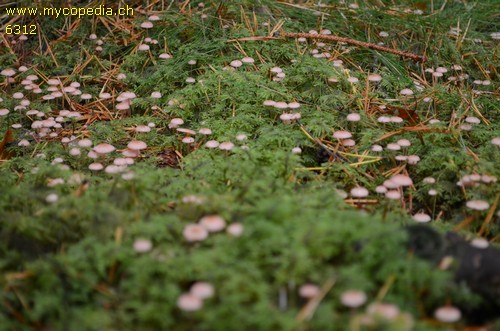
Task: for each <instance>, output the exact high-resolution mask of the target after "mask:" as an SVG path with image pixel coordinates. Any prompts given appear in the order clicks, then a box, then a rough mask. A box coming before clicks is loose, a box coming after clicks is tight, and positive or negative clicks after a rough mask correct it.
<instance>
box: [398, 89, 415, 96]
mask: <svg viewBox="0 0 500 331" xmlns="http://www.w3.org/2000/svg"><path fill="white" fill-rule="evenodd" d="M399 94H401V95H412V94H413V91H412V90H410V89H409V88H405V89H402V90H401V91H400V92H399Z"/></svg>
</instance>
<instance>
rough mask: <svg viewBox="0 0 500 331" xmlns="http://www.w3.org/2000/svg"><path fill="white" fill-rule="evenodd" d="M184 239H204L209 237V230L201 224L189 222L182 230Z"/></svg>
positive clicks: (190, 240) (192, 240)
mask: <svg viewBox="0 0 500 331" xmlns="http://www.w3.org/2000/svg"><path fill="white" fill-rule="evenodd" d="M182 234H183V236H184V239H186V240H187V241H189V242H194V241H202V240H205V239H207V237H208V231H207V229H205V227H203V226H201V225H199V224H188V225H186V226H185V227H184V230H183V231H182Z"/></svg>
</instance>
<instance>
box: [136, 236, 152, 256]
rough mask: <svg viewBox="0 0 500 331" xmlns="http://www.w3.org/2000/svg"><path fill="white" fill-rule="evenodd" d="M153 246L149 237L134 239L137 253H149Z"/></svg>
mask: <svg viewBox="0 0 500 331" xmlns="http://www.w3.org/2000/svg"><path fill="white" fill-rule="evenodd" d="M152 248H153V243H152V242H151V240H149V239H142V238H141V239H136V240H135V241H134V251H136V252H137V253H147V252H149V251H150V250H151V249H152Z"/></svg>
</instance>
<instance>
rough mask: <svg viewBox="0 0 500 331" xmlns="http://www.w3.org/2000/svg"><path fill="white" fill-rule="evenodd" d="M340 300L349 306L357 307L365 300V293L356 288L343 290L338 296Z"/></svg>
mask: <svg viewBox="0 0 500 331" xmlns="http://www.w3.org/2000/svg"><path fill="white" fill-rule="evenodd" d="M340 302H342V304H343V305H344V306H347V307H349V308H357V307H360V306H362V305H363V304H364V303H365V302H366V294H365V292H363V291H358V290H349V291H345V292H344V293H342V295H341V296H340Z"/></svg>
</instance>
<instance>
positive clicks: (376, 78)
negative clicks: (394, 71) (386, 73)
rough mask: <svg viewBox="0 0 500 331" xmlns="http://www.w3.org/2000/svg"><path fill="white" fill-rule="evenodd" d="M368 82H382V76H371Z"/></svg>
mask: <svg viewBox="0 0 500 331" xmlns="http://www.w3.org/2000/svg"><path fill="white" fill-rule="evenodd" d="M368 80H369V81H370V82H380V81H381V80H382V76H380V75H379V74H369V75H368Z"/></svg>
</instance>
